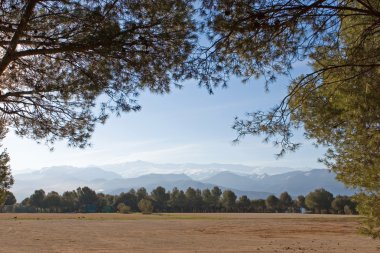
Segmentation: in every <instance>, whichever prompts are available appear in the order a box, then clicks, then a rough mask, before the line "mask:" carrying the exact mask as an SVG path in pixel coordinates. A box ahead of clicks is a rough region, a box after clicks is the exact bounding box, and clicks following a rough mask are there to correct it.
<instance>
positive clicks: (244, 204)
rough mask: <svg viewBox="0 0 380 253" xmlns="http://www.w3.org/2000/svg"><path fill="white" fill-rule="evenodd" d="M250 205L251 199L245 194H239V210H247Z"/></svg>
mask: <svg viewBox="0 0 380 253" xmlns="http://www.w3.org/2000/svg"><path fill="white" fill-rule="evenodd" d="M250 206H251V201H250V200H249V198H248V197H247V196H246V195H243V196H240V198H239V200H238V202H237V207H238V211H239V212H248V211H249V208H250Z"/></svg>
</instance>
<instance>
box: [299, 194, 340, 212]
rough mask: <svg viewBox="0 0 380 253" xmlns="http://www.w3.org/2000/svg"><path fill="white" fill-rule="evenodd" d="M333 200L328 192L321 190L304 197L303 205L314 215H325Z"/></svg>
mask: <svg viewBox="0 0 380 253" xmlns="http://www.w3.org/2000/svg"><path fill="white" fill-rule="evenodd" d="M333 199H334V196H333V195H332V194H331V193H330V192H328V191H326V190H325V189H323V188H321V189H316V190H315V191H313V192H310V193H309V194H308V195H306V198H305V204H306V206H307V207H308V208H309V209H311V210H313V211H314V212H315V213H322V212H324V213H327V212H329V210H330V208H331V202H332V201H333Z"/></svg>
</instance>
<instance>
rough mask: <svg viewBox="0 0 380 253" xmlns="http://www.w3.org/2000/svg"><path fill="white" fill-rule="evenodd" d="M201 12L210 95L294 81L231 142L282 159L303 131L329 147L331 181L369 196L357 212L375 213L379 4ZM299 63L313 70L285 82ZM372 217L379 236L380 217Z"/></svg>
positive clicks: (322, 1) (252, 6)
mask: <svg viewBox="0 0 380 253" xmlns="http://www.w3.org/2000/svg"><path fill="white" fill-rule="evenodd" d="M202 7H203V10H202V15H203V16H202V17H204V19H205V30H206V32H207V33H208V35H209V38H210V39H211V41H212V43H211V44H212V47H208V48H206V49H205V50H204V61H203V65H202V67H203V69H204V71H203V72H202V73H203V76H202V77H204V79H205V81H204V83H206V84H208V87H210V86H212V84H214V85H217V84H218V83H222V84H226V83H227V80H226V78H225V77H229V76H230V75H231V74H234V75H237V76H240V77H243V78H244V79H245V80H247V79H249V78H251V77H255V78H259V77H265V80H267V88H269V86H268V84H269V83H271V82H274V81H276V80H277V78H278V77H279V76H281V75H287V76H288V77H289V79H290V80H289V82H288V93H287V94H286V95H285V96H284V98H283V99H282V100H280V101H279V102H278V103H277V104H276V105H274V106H273V107H272V109H270V110H269V111H255V112H252V113H249V114H248V118H246V119H240V118H238V119H236V121H235V124H234V129H235V130H236V131H237V132H238V137H237V139H236V141H238V140H240V139H241V138H243V137H244V136H246V135H260V136H262V135H264V140H265V141H273V142H274V144H275V145H278V146H280V148H281V149H280V152H279V155H280V156H281V155H284V154H285V153H286V152H288V151H294V150H296V149H297V148H298V147H299V146H300V143H297V142H294V140H293V139H292V136H293V135H294V134H293V132H294V130H295V129H302V130H304V131H305V135H306V137H307V138H310V139H312V140H314V141H315V144H316V145H323V146H325V147H327V148H328V151H327V152H326V154H325V156H324V157H322V158H321V160H322V161H323V162H324V163H325V164H326V166H327V167H328V168H329V169H331V170H332V171H333V172H335V173H336V174H337V179H339V180H341V181H342V182H344V183H345V184H347V185H348V186H350V187H354V188H357V189H359V190H360V191H362V192H363V193H365V194H360V195H359V196H358V198H357V200H358V201H359V204H360V202H361V203H362V205H361V207H362V208H360V210H362V211H363V212H364V213H377V211H376V207H377V206H379V205H380V202H377V203H373V202H372V203H371V202H370V201H368V200H371V201H377V200H378V199H379V196H380V187H379V183H378V182H379V174H380V152H379V146H380V131H379V122H380V119H379V111H380V100H379V97H380V86H379V85H378V83H379V80H380V74H379V73H380V71H379V70H380V53H379V52H380V51H379V48H380V46H379V45H380V43H379V42H380V39H379V36H378V30H379V27H380V23H379V17H380V5H379V4H378V0H365V1H362V0H352V1H335V0H290V1H286V2H284V1H281V0H274V1H272V0H263V1H259V2H257V1H250V0H242V1H228V0H217V1H203V6H202ZM300 62H303V63H307V62H308V63H310V65H311V69H310V71H309V72H306V73H304V74H303V75H300V76H296V77H294V78H293V77H290V76H289V71H290V70H291V69H292V67H293V65H294V64H295V63H298V64H299V63H300ZM210 73H212V74H210ZM227 79H228V78H227ZM366 198H368V199H366ZM364 203H370V204H369V205H367V206H366V207H365V206H364ZM365 209H367V210H366V211H364V210H365ZM371 209H373V211H371ZM364 213H363V214H364ZM370 216H371V217H369V220H368V222H369V223H370V224H371V227H372V228H373V231H374V234H376V231H377V230H378V229H380V225H379V224H380V216H376V215H370ZM374 224H378V225H376V226H379V227H376V226H375V225H374ZM378 234H379V233H377V235H378Z"/></svg>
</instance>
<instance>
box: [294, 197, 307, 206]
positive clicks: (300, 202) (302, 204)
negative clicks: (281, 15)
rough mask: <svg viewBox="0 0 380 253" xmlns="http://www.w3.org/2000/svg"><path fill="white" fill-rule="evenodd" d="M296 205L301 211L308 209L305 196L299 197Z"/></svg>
mask: <svg viewBox="0 0 380 253" xmlns="http://www.w3.org/2000/svg"><path fill="white" fill-rule="evenodd" d="M295 205H296V206H297V207H298V208H299V209H301V208H306V204H305V196H303V195H299V196H298V197H297V199H296V201H295Z"/></svg>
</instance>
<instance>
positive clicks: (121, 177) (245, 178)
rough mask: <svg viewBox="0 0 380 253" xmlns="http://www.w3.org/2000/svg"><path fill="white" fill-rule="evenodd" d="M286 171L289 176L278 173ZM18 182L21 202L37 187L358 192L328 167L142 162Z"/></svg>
mask: <svg viewBox="0 0 380 253" xmlns="http://www.w3.org/2000/svg"><path fill="white" fill-rule="evenodd" d="M263 171H266V172H268V173H262V172H263ZM280 171H284V173H278V172H280ZM269 173H270V174H269ZM15 180H16V183H15V185H14V186H13V188H12V190H11V191H12V192H13V193H14V194H15V196H16V198H17V200H18V201H22V200H23V199H24V198H25V197H28V196H30V195H31V194H32V193H33V192H34V190H36V189H44V190H45V192H49V191H52V190H54V191H58V192H60V193H62V192H64V191H66V190H74V189H76V188H78V187H83V186H88V187H90V188H92V189H94V190H95V191H97V192H104V193H110V194H119V193H120V192H126V191H129V190H130V189H131V188H135V189H137V188H139V187H145V188H146V189H147V190H148V191H151V190H153V189H154V188H156V187H157V186H163V187H164V188H165V189H167V190H171V189H172V188H173V187H177V188H179V189H182V190H186V189H187V188H188V187H193V188H199V189H205V188H212V187H214V186H219V187H220V188H221V189H222V190H225V189H231V190H233V191H234V192H235V193H236V194H237V195H238V196H241V195H247V196H248V197H249V198H251V199H256V198H266V197H267V196H268V195H270V194H276V195H279V194H280V193H281V192H284V191H287V192H289V194H291V195H293V196H297V195H300V194H302V195H306V194H307V193H309V192H310V191H313V190H315V189H316V188H325V189H326V190H328V191H330V192H332V193H333V194H334V195H337V194H344V195H350V194H352V193H353V191H352V190H349V189H347V188H346V187H345V186H344V185H343V184H342V183H340V182H338V181H336V180H335V175H334V174H333V173H331V172H329V171H328V170H326V169H306V168H305V169H303V170H297V171H294V169H293V170H292V168H282V170H281V168H263V167H251V166H245V165H233V164H204V165H202V164H177V165H176V164H154V163H148V162H142V161H138V162H131V163H126V164H118V165H102V166H91V167H85V168H78V167H71V166H56V167H48V168H43V169H40V170H35V171H30V172H24V173H19V174H15Z"/></svg>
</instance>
